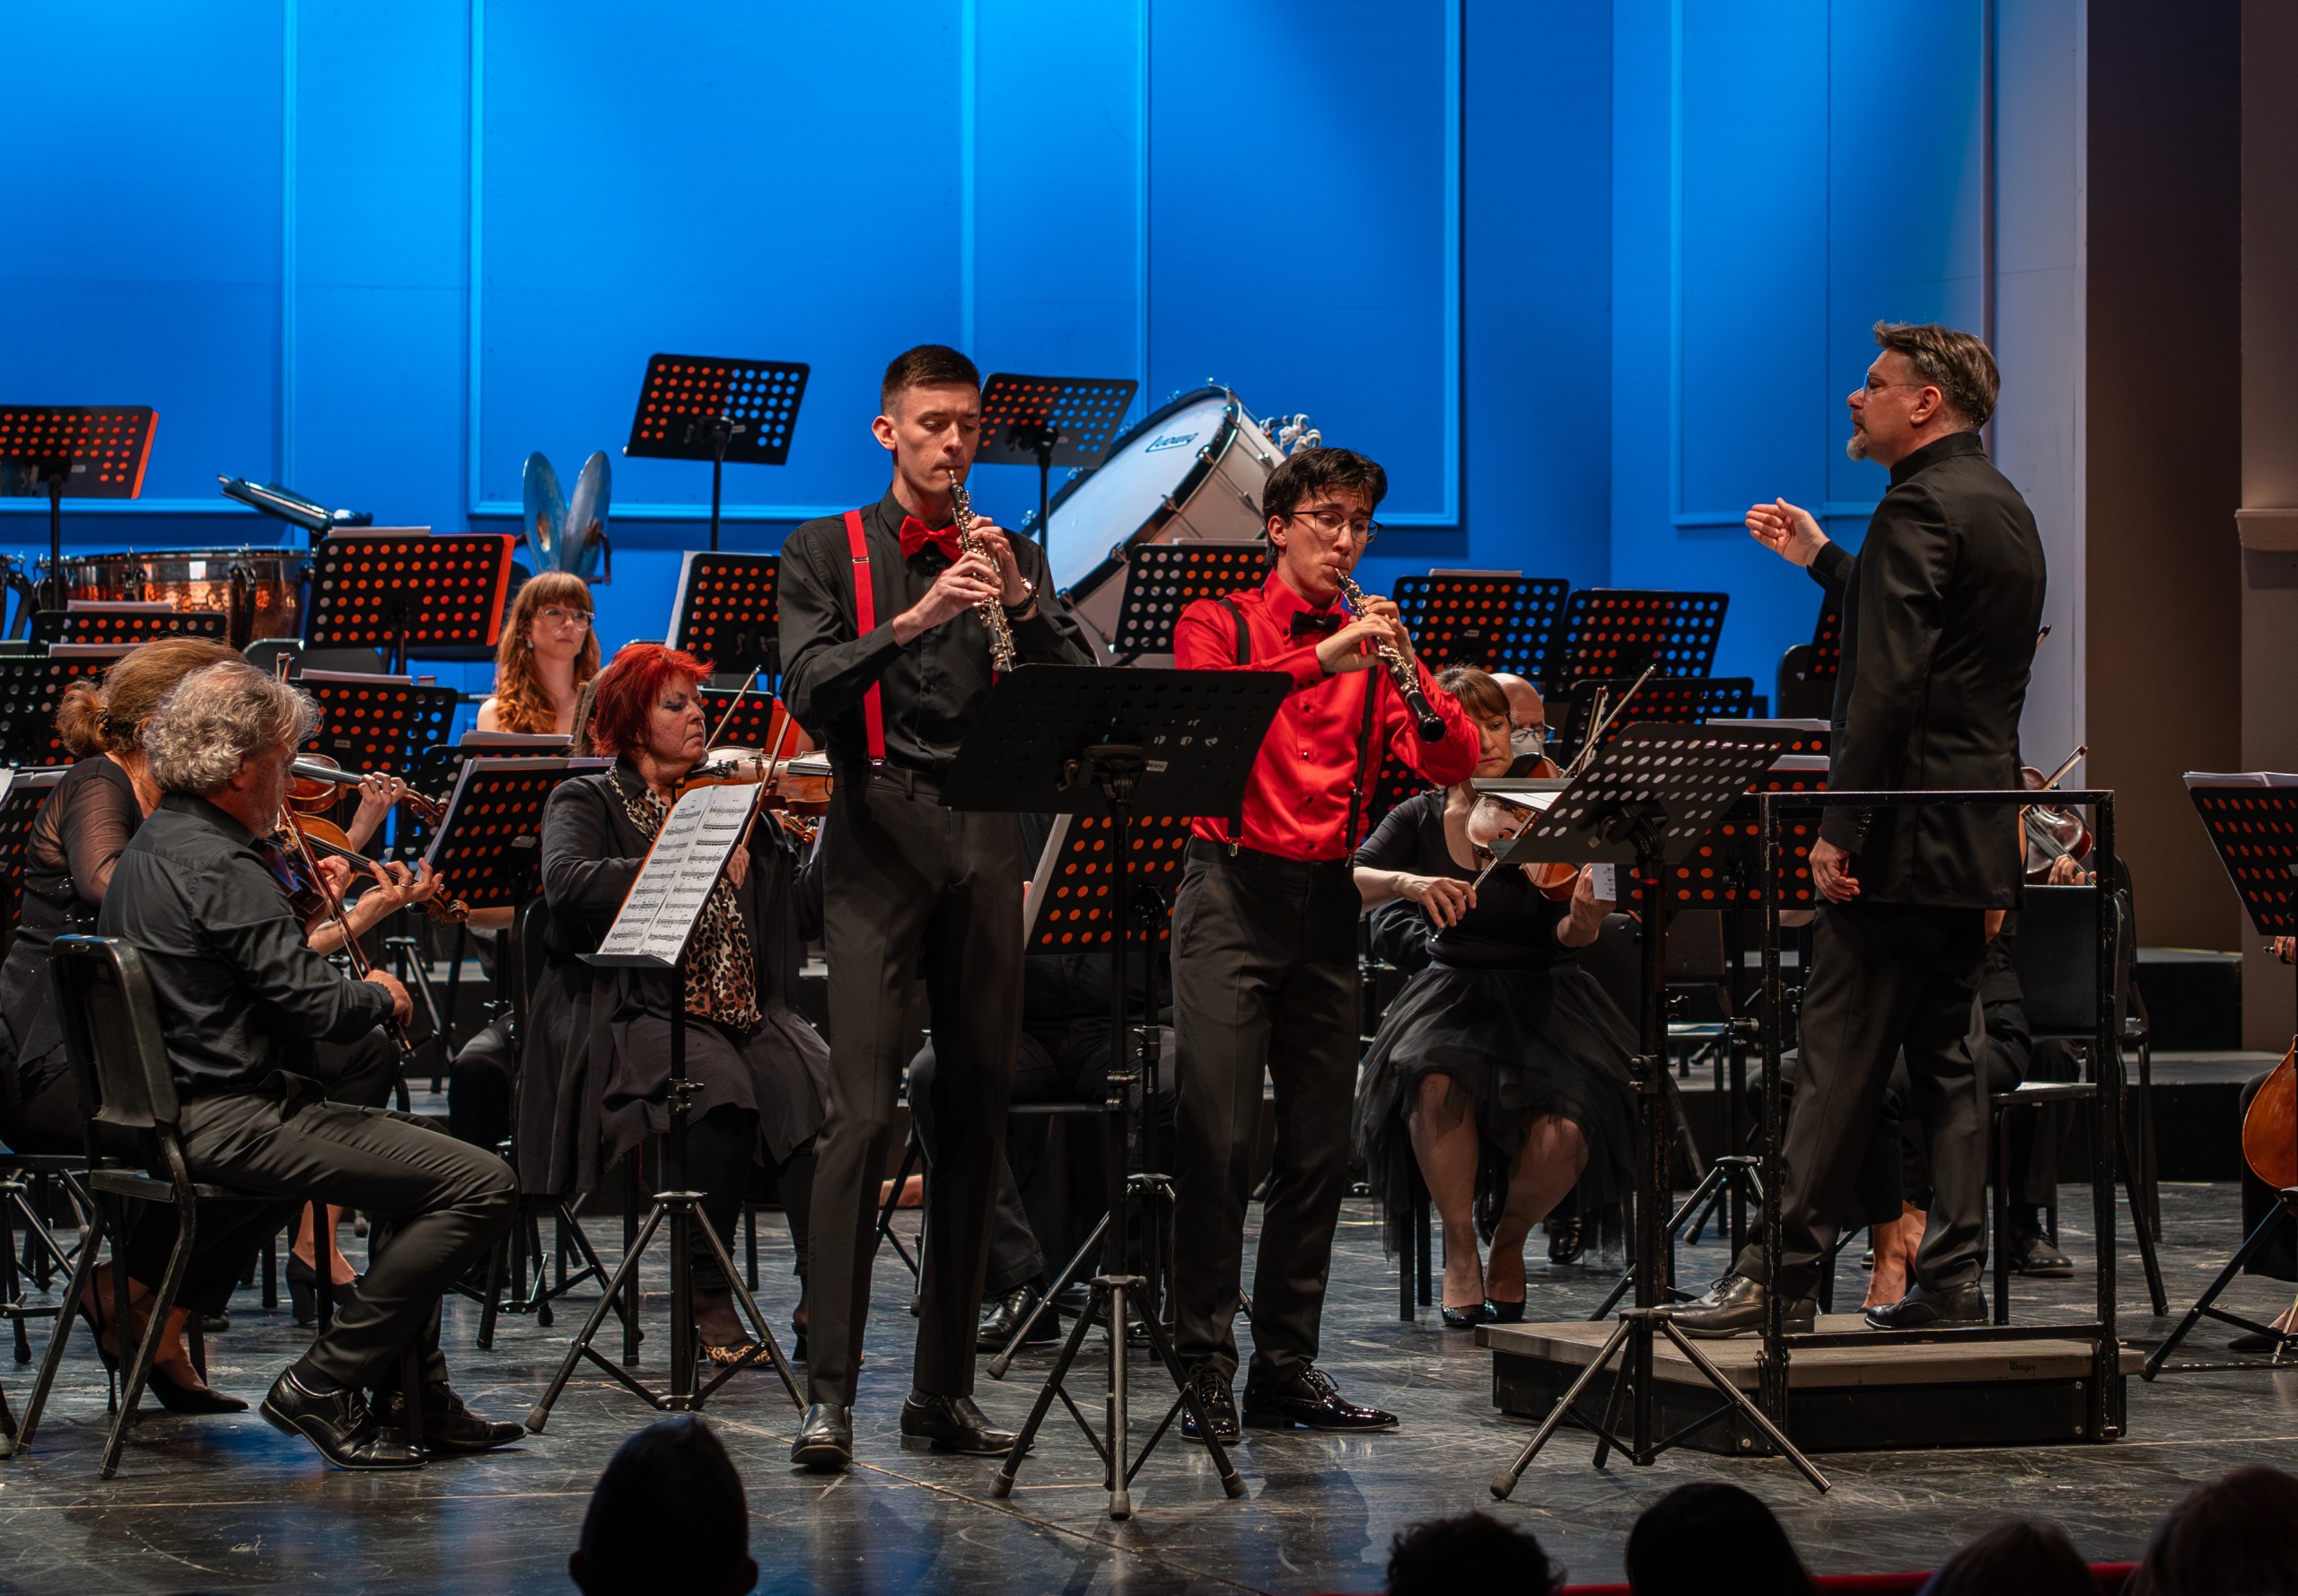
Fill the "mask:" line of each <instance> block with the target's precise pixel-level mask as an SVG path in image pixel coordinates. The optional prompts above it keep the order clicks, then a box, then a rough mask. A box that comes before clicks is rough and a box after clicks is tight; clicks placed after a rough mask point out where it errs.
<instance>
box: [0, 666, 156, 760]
mask: <svg viewBox="0 0 2298 1596" xmlns="http://www.w3.org/2000/svg"><path fill="white" fill-rule="evenodd" d="M124 653H127V650H126V649H125V648H120V647H115V646H111V645H103V644H92V643H58V644H55V645H51V646H50V647H49V649H48V652H47V653H37V654H0V765H15V766H31V765H69V764H70V763H71V762H72V759H73V754H72V750H69V749H67V748H66V747H65V746H64V740H63V738H61V737H59V736H58V735H57V731H56V706H57V705H59V704H61V703H62V702H63V701H64V694H65V690H66V688H69V687H70V686H71V685H72V684H73V683H74V682H75V681H77V680H80V679H81V678H83V677H100V676H101V675H102V674H103V673H104V672H105V671H109V670H110V669H111V667H112V662H114V661H116V660H118V658H119V656H120V655H122V654H124Z"/></svg>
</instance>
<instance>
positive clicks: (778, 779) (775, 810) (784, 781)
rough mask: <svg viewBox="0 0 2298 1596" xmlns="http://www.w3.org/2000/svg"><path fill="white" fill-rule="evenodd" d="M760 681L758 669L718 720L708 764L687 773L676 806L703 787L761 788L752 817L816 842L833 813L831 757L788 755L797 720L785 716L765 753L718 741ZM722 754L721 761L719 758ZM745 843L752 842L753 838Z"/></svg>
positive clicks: (709, 743)
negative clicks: (745, 696) (824, 820)
mask: <svg viewBox="0 0 2298 1596" xmlns="http://www.w3.org/2000/svg"><path fill="white" fill-rule="evenodd" d="M757 681H758V672H757V671H751V672H750V678H749V680H746V681H744V682H743V683H742V685H741V688H739V689H737V690H736V692H735V694H734V697H733V700H732V702H731V703H729V704H728V705H727V706H726V713H725V714H724V715H720V716H719V717H718V724H717V726H716V727H715V729H714V730H713V731H712V732H711V733H710V738H709V741H706V742H705V743H704V744H703V750H704V751H703V756H702V762H701V763H700V764H698V765H697V766H696V767H694V768H693V769H692V770H689V771H688V772H687V774H686V776H685V777H684V778H683V779H681V780H680V783H679V785H678V791H677V793H676V794H674V795H673V796H672V798H671V802H673V803H675V802H678V800H679V799H680V798H683V797H685V796H686V795H687V794H689V793H691V792H692V791H694V790H695V789H696V788H697V787H740V786H753V785H754V786H756V787H757V788H758V793H757V800H756V802H755V803H754V804H753V805H752V808H751V814H750V819H751V821H752V823H753V824H754V823H756V820H757V819H758V816H759V814H760V813H767V814H771V815H772V816H773V817H774V819H775V820H776V823H778V824H779V825H780V826H781V827H782V829H783V830H784V831H785V832H787V833H788V834H789V835H790V836H792V837H795V838H796V839H797V840H798V841H800V842H802V843H811V842H812V841H813V840H814V837H815V835H816V833H817V832H818V831H819V830H820V817H821V816H823V815H826V814H828V813H829V794H830V787H831V785H832V783H831V779H830V767H829V755H828V754H825V753H820V752H811V753H803V754H794V755H793V756H791V757H790V758H789V759H784V758H783V757H782V750H784V749H785V747H787V746H788V745H789V741H790V733H791V732H793V731H794V730H796V728H797V722H796V721H794V720H793V719H792V718H791V717H790V715H788V714H787V713H786V712H785V714H784V715H783V717H782V725H781V729H780V730H779V731H778V732H776V734H775V739H774V747H773V748H772V749H771V750H767V752H764V753H760V752H759V751H758V750H755V749H722V748H720V747H719V746H718V739H719V738H721V737H722V736H724V735H725V732H726V728H727V727H728V726H729V725H730V724H732V722H733V719H734V711H735V709H736V708H737V707H739V706H741V701H742V696H743V694H745V693H748V692H749V691H750V688H751V687H752V686H753V685H755V684H756V682H757ZM714 756H716V757H714ZM744 840H745V841H746V842H747V840H748V834H747V833H745V835H744Z"/></svg>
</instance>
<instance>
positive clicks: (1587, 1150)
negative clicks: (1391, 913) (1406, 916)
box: [1355, 666, 1636, 1329]
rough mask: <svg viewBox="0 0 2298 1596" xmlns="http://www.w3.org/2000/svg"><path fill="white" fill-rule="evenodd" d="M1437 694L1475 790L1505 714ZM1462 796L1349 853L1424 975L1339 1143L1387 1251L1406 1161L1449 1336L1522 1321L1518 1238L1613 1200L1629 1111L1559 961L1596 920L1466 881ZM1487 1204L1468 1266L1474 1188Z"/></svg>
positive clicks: (1416, 809)
mask: <svg viewBox="0 0 2298 1596" xmlns="http://www.w3.org/2000/svg"><path fill="white" fill-rule="evenodd" d="M1437 680H1438V682H1439V683H1440V685H1442V686H1443V688H1445V689H1446V690H1447V691H1449V692H1451V693H1452V696H1453V697H1456V698H1458V699H1459V700H1460V707H1461V708H1463V709H1464V710H1466V711H1467V712H1468V714H1469V719H1470V720H1471V721H1472V722H1473V723H1475V725H1476V727H1477V732H1478V738H1479V740H1480V743H1481V749H1480V755H1479V758H1478V762H1477V766H1476V770H1475V774H1476V775H1477V776H1497V775H1500V774H1503V773H1504V772H1505V771H1506V770H1507V768H1508V766H1509V764H1510V762H1511V760H1512V759H1513V750H1512V748H1511V746H1510V741H1509V731H1510V725H1509V713H1508V703H1507V700H1506V698H1505V697H1504V696H1503V694H1502V691H1501V689H1500V688H1499V686H1498V685H1497V684H1495V682H1494V681H1493V680H1492V678H1491V677H1489V676H1488V675H1487V674H1486V673H1485V672H1483V671H1478V670H1475V669H1473V668H1470V667H1464V666H1455V667H1453V668H1452V669H1451V670H1449V671H1445V672H1444V673H1443V675H1442V676H1441V677H1439V678H1438V679H1437ZM1475 807H1476V794H1475V792H1474V790H1473V789H1472V788H1471V787H1470V786H1469V784H1468V783H1467V782H1460V783H1457V784H1455V785H1452V786H1450V787H1447V788H1443V789H1442V790H1439V791H1434V792H1428V793H1423V794H1420V795H1418V796H1417V797H1414V798H1409V799H1408V800H1406V801H1405V802H1402V803H1400V804H1399V805H1398V806H1397V807H1396V808H1394V809H1392V810H1390V811H1389V813H1388V815H1387V817H1386V818H1385V819H1383V820H1381V824H1380V827H1379V828H1378V829H1376V830H1375V831H1374V832H1373V835H1372V836H1371V837H1369V838H1367V839H1366V840H1365V842H1364V846H1362V847H1360V848H1358V849H1357V850H1356V855H1355V872H1356V886H1357V890H1358V892H1359V893H1360V895H1361V896H1362V897H1363V899H1364V904H1365V906H1366V907H1367V908H1376V907H1377V906H1379V905H1381V904H1382V903H1385V902H1387V901H1388V900H1390V899H1394V898H1403V899H1408V900H1409V901H1411V902H1414V903H1417V904H1418V905H1419V906H1420V907H1421V908H1422V909H1423V910H1425V913H1426V915H1427V916H1428V918H1429V920H1430V921H1431V922H1432V924H1433V925H1434V926H1435V934H1434V936H1433V937H1432V938H1431V939H1430V941H1429V944H1428V951H1429V953H1430V956H1431V961H1430V963H1429V965H1428V967H1427V968H1426V969H1424V970H1422V971H1421V972H1420V973H1419V974H1418V975H1417V976H1415V977H1414V978H1412V980H1411V982H1410V983H1409V984H1408V986H1407V987H1405V989H1404V990H1403V992H1401V993H1400V994H1399V995H1398V996H1397V999H1396V1001H1395V1002H1394V1003H1392V1004H1390V1005H1389V1010H1388V1013H1387V1014H1386V1015H1385V1016H1383V1017H1382V1019H1381V1029H1380V1031H1379V1033H1378V1034H1377V1035H1376V1036H1375V1037H1374V1038H1373V1046H1372V1048H1371V1049H1370V1051H1368V1052H1367V1053H1366V1055H1365V1058H1364V1071H1363V1074H1362V1075H1361V1077H1360V1080H1359V1084H1358V1087H1357V1097H1356V1136H1357V1143H1358V1146H1359V1150H1360V1151H1361V1152H1362V1153H1363V1154H1364V1162H1365V1168H1366V1172H1367V1176H1368V1178H1369V1179H1370V1180H1371V1183H1372V1188H1373V1194H1374V1196H1375V1197H1379V1198H1380V1199H1381V1202H1382V1204H1383V1206H1385V1208H1386V1210H1387V1213H1388V1218H1389V1226H1388V1230H1389V1235H1390V1241H1391V1244H1393V1243H1394V1241H1396V1239H1397V1238H1398V1237H1399V1236H1400V1235H1401V1234H1402V1233H1403V1228H1402V1227H1403V1223H1404V1222H1405V1219H1406V1217H1407V1215H1408V1213H1409V1210H1410V1204H1409V1200H1408V1198H1409V1190H1410V1187H1409V1181H1408V1166H1407V1165H1406V1162H1405V1160H1406V1159H1407V1158H1408V1157H1411V1158H1415V1159H1417V1162H1418V1163H1419V1166H1420V1172H1421V1178H1422V1179H1424V1180H1425V1182H1426V1183H1427V1187H1428V1192H1429V1197H1430V1200H1431V1202H1432V1203H1433V1204H1434V1207H1435V1209H1436V1212H1437V1214H1438V1215H1439V1216H1440V1217H1441V1219H1442V1220H1443V1226H1444V1300H1443V1320H1444V1323H1445V1324H1446V1325H1447V1326H1448V1327H1451V1328H1453V1329H1465V1328H1467V1327H1469V1326H1471V1325H1474V1324H1477V1323H1479V1322H1482V1321H1484V1320H1501V1321H1503V1322H1513V1321H1514V1320H1520V1319H1522V1317H1523V1313H1524V1238H1525V1237H1526V1236H1527V1235H1528V1234H1530V1233H1531V1227H1532V1226H1533V1225H1534V1224H1537V1223H1539V1220H1540V1219H1541V1217H1542V1216H1543V1215H1546V1214H1547V1213H1548V1210H1549V1209H1550V1208H1551V1207H1552V1206H1555V1204H1556V1203H1557V1201H1558V1200H1559V1199H1561V1198H1562V1197H1564V1196H1565V1195H1566V1193H1568V1192H1570V1191H1571V1190H1572V1189H1573V1188H1574V1185H1575V1184H1577V1185H1579V1186H1580V1187H1581V1196H1582V1201H1583V1212H1584V1213H1586V1214H1587V1215H1589V1216H1590V1217H1591V1218H1592V1219H1597V1218H1601V1216H1602V1215H1603V1214H1604V1213H1605V1212H1606V1211H1616V1210H1617V1209H1618V1205H1619V1203H1620V1202H1621V1200H1622V1197H1623V1196H1624V1194H1625V1193H1626V1192H1627V1189H1628V1186H1629V1182H1630V1179H1631V1174H1632V1160H1633V1156H1634V1151H1633V1150H1634V1145H1635V1130H1636V1127H1635V1120H1636V1102H1635V1095H1634V1089H1633V1087H1632V1086H1631V1084H1630V1083H1629V1079H1628V1074H1627V1060H1628V1057H1629V1056H1630V1054H1631V1053H1632V1052H1633V1051H1634V1047H1635V1036H1634V1032H1633V1031H1632V1030H1631V1029H1630V1027H1629V1025H1628V1022H1627V1019H1626V1017H1625V1016H1623V1015H1622V1014H1621V1013H1620V1012H1619V1010H1618V1006H1617V1005H1616V1004H1613V1003H1612V1001H1611V999H1610V998H1609V997H1607V996H1606V995H1604V991H1603V988H1602V987H1600V986H1598V985H1597V984H1596V981H1595V979H1594V978H1592V977H1591V976H1589V975H1588V974H1586V973H1585V972H1584V971H1583V970H1582V969H1580V968H1579V966H1578V964H1577V963H1576V962H1575V961H1574V952H1573V951H1574V949H1577V948H1583V947H1585V946H1587V945H1588V944H1589V943H1592V942H1593V941H1594V940H1595V939H1596V934H1597V932H1598V930H1599V929H1600V928H1601V926H1602V925H1603V920H1604V916H1605V914H1606V913H1607V912H1608V911H1609V909H1610V908H1611V905H1610V904H1609V902H1607V901H1605V900H1603V899H1599V898H1597V897H1596V896H1595V891H1594V888H1593V885H1592V882H1593V877H1592V874H1591V873H1589V872H1586V871H1583V872H1582V873H1581V874H1580V878H1579V880H1578V881H1577V882H1576V883H1575V885H1574V891H1573V897H1572V899H1571V901H1570V903H1568V904H1566V903H1562V902H1558V901H1557V900H1555V899H1549V898H1547V897H1545V896H1543V895H1542V894H1541V893H1540V892H1539V890H1536V889H1535V888H1534V887H1533V886H1532V885H1531V881H1530V878H1529V876H1528V874H1527V873H1526V872H1525V871H1524V870H1523V869H1522V867H1510V866H1505V865H1504V866H1502V867H1500V868H1499V869H1496V870H1495V871H1494V872H1493V873H1492V874H1490V875H1489V876H1487V877H1486V878H1485V881H1484V882H1483V884H1482V885H1481V886H1475V885H1471V882H1472V881H1473V880H1474V878H1475V876H1476V874H1477V873H1478V868H1479V867H1478V864H1475V863H1473V861H1474V860H1475V859H1476V854H1475V850H1474V846H1473V845H1472V844H1471V842H1470V840H1469V835H1470V832H1469V817H1470V812H1471V811H1473V810H1474V809H1475ZM1479 1171H1486V1172H1487V1177H1488V1178H1490V1179H1495V1180H1496V1181H1498V1182H1499V1183H1500V1184H1501V1185H1502V1186H1503V1187H1504V1190H1505V1195H1504V1197H1503V1199H1502V1201H1501V1205H1500V1217H1499V1221H1498V1223H1496V1225H1495V1228H1494V1230H1493V1234H1492V1253H1491V1266H1490V1268H1489V1270H1488V1271H1487V1270H1486V1269H1484V1268H1482V1267H1479V1264H1478V1255H1477V1234H1476V1226H1475V1222H1474V1211H1475V1206H1476V1197H1477V1188H1478V1179H1479Z"/></svg>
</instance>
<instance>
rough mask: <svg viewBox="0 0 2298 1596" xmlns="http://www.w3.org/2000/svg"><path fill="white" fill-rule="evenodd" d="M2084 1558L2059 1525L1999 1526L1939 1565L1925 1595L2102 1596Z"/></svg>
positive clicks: (1922, 1595)
mask: <svg viewBox="0 0 2298 1596" xmlns="http://www.w3.org/2000/svg"><path fill="white" fill-rule="evenodd" d="M2098 1590H2099V1585H2098V1582H2097V1581H2096V1580H2094V1579H2092V1577H2091V1569H2090V1565H2087V1564H2086V1563H2084V1562H2083V1554H2082V1553H2080V1552H2078V1551H2076V1550H2075V1549H2074V1542H2073V1541H2071V1540H2069V1539H2066V1534H2065V1533H2064V1532H2063V1531H2062V1530H2060V1529H2059V1528H2058V1526H2057V1525H2056V1524H2037V1523H2030V1522H2029V1521H2025V1520H2014V1521H2012V1522H2010V1523H2007V1524H1998V1525H1996V1526H1995V1528H1994V1529H1992V1530H1988V1531H1987V1533H1986V1534H1984V1535H1982V1536H1980V1537H1979V1538H1978V1539H1977V1540H1974V1541H1972V1542H1971V1543H1970V1544H1969V1545H1968V1546H1966V1547H1964V1548H1963V1549H1962V1550H1960V1551H1959V1552H1957V1553H1956V1554H1955V1555H1954V1556H1953V1557H1950V1558H1948V1559H1947V1560H1946V1561H1945V1562H1944V1563H1942V1564H1941V1565H1939V1571H1938V1572H1937V1573H1936V1574H1933V1575H1932V1576H1931V1577H1930V1579H1929V1580H1927V1581H1925V1583H1924V1587H1923V1590H1922V1592H1920V1596H2098Z"/></svg>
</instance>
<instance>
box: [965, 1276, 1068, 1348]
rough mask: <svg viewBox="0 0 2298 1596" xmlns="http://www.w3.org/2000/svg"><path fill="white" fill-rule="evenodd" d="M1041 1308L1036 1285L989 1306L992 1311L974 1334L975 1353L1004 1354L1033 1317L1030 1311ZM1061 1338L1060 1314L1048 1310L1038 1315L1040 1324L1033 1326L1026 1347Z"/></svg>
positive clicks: (1041, 1344)
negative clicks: (1007, 1345)
mask: <svg viewBox="0 0 2298 1596" xmlns="http://www.w3.org/2000/svg"><path fill="white" fill-rule="evenodd" d="M1037 1305H1038V1288H1037V1287H1036V1286H1034V1285H1017V1286H1015V1287H1014V1288H1013V1290H1012V1291H1009V1292H1007V1293H1005V1294H1004V1296H1002V1297H1000V1298H998V1299H997V1301H996V1302H992V1303H991V1304H990V1305H989V1311H988V1312H987V1313H985V1314H983V1315H982V1316H981V1325H980V1328H979V1329H978V1330H976V1331H975V1333H974V1344H973V1346H974V1350H975V1351H976V1352H1003V1351H1004V1350H1005V1344H1006V1343H1007V1342H1008V1341H1011V1340H1012V1339H1013V1332H1014V1331H1015V1330H1018V1329H1021V1328H1022V1320H1025V1319H1027V1318H1029V1316H1030V1310H1031V1309H1032V1308H1034V1307H1036V1306H1037ZM1060 1339H1061V1313H1060V1311H1059V1310H1058V1309H1055V1308H1048V1309H1047V1310H1046V1311H1044V1312H1043V1313H1040V1314H1039V1315H1038V1321H1037V1323H1035V1324H1033V1325H1031V1327H1030V1338H1029V1339H1028V1340H1027V1341H1024V1342H1022V1346H1044V1345H1046V1343H1048V1341H1058V1340H1060Z"/></svg>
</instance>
